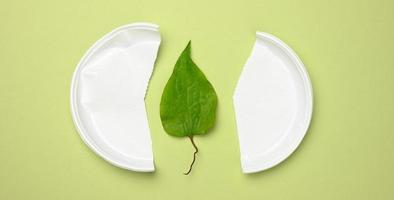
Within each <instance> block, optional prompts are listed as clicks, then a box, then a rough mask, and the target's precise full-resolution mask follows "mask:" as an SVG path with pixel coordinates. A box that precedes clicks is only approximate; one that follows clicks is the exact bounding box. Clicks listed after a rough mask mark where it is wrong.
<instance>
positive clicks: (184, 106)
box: [160, 41, 217, 175]
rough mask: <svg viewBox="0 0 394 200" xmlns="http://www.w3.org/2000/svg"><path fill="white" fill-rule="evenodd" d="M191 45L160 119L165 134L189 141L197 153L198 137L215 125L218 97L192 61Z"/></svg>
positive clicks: (162, 105) (168, 90)
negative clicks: (195, 136)
mask: <svg viewBox="0 0 394 200" xmlns="http://www.w3.org/2000/svg"><path fill="white" fill-rule="evenodd" d="M190 48H191V42H190V41H189V43H188V44H187V46H186V48H185V50H183V52H182V54H181V55H180V56H179V58H178V60H177V62H176V64H175V67H174V71H173V72H172V75H171V77H170V79H169V80H168V82H167V85H166V86H165V88H164V92H163V95H162V97H161V102H160V117H161V122H162V124H163V127H164V130H165V131H166V132H167V133H168V134H169V135H172V136H176V137H189V138H190V140H191V142H192V144H193V146H194V148H195V150H196V151H195V153H194V156H193V162H192V164H191V166H190V169H189V172H187V173H185V174H186V175H187V174H189V173H190V171H191V169H192V166H193V163H194V161H195V156H196V153H197V152H198V148H197V146H196V145H195V143H194V140H193V136H194V135H203V134H206V133H207V131H208V130H209V129H210V128H212V127H213V126H214V124H215V117H216V106H217V96H216V93H215V90H214V88H213V87H212V85H211V83H210V82H209V81H208V80H207V78H206V77H205V75H204V74H203V73H202V72H201V70H200V69H199V68H198V67H197V65H196V64H195V63H194V62H193V60H192V59H191V57H190Z"/></svg>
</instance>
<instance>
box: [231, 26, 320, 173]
mask: <svg viewBox="0 0 394 200" xmlns="http://www.w3.org/2000/svg"><path fill="white" fill-rule="evenodd" d="M256 37H257V38H256V42H255V44H254V47H253V51H252V54H251V55H250V57H249V58H248V60H247V62H246V64H245V66H244V69H243V71H242V74H241V77H240V79H239V81H238V85H237V87H236V90H235V94H234V108H235V114H236V121H237V129H238V137H239V142H240V150H241V164H242V170H243V172H244V173H253V172H258V171H262V170H266V169H268V168H271V167H273V166H275V165H277V164H279V163H280V162H282V161H283V160H285V159H286V158H287V157H288V156H290V154H291V153H292V152H293V151H294V150H295V149H296V148H297V146H298V145H299V144H300V143H301V140H302V139H303V137H304V135H305V133H306V131H307V129H308V126H309V123H310V120H311V116H312V104H313V95H312V86H311V82H310V79H309V76H308V73H307V71H306V69H305V67H304V65H303V63H302V62H301V60H300V59H299V57H298V56H297V54H296V53H295V52H294V51H293V50H292V49H290V47H288V46H287V45H286V44H285V43H284V42H282V41H281V40H279V39H278V38H276V37H275V36H273V35H270V34H267V33H261V32H257V33H256Z"/></svg>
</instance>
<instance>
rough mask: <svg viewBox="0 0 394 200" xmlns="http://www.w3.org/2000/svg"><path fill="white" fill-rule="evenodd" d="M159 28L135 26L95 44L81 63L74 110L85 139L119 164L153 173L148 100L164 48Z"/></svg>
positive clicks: (75, 78)
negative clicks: (150, 82)
mask: <svg viewBox="0 0 394 200" xmlns="http://www.w3.org/2000/svg"><path fill="white" fill-rule="evenodd" d="M160 41H161V39H160V34H159V31H158V26H157V25H154V24H148V23H136V24H130V25H126V26H122V27H120V28H117V29H115V30H114V31H112V32H110V33H109V34H107V35H105V36H104V37H103V38H101V39H100V40H99V41H97V42H96V43H95V44H94V45H93V46H92V47H91V48H90V49H89V50H88V51H87V53H86V54H85V55H84V56H83V58H82V59H81V61H80V62H79V64H78V66H77V68H76V70H75V73H74V76H73V79H72V85H71V111H72V116H73V119H74V123H75V125H76V128H77V130H78V132H79V134H80V136H81V138H82V139H83V141H84V142H85V143H86V144H87V145H88V146H89V147H90V148H91V149H92V150H93V151H94V152H96V153H97V154H98V155H100V156H101V157H102V158H104V159H105V160H107V161H108V162H110V163H112V164H113V165H115V166H118V167H121V168H125V169H129V170H133V171H142V172H149V171H154V163H153V153H152V144H151V138H150V131H149V126H148V120H147V114H146V111H145V102H144V97H145V93H146V90H147V87H148V82H149V79H150V76H151V74H152V71H153V66H154V63H155V60H156V56H157V52H158V49H159V46H160Z"/></svg>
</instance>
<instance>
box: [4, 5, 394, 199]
mask: <svg viewBox="0 0 394 200" xmlns="http://www.w3.org/2000/svg"><path fill="white" fill-rule="evenodd" d="M393 9H394V1H392V0H379V1H372V0H348V1H343V0H335V1H313V0H310V1H306V0H299V1H291V0H288V1H266V0H243V1H241V0H239V1H224V0H221V1H214V0H193V1H191V0H188V1H175V0H167V1H152V0H124V1H118V0H111V1H109V0H106V1H94V0H86V1H81V0H68V1H53V0H47V1H44V0H35V1H4V0H2V1H1V3H0V199H2V200H3V199H4V200H6V199H7V200H9V199H10V200H12V199H189V200H192V199H394V192H393V188H394V170H393V169H394V145H393V143H394V94H393V90H394V55H393V53H394V39H393V36H394V12H393ZM139 21H148V22H153V23H157V24H158V25H160V31H161V34H162V38H163V41H162V45H161V47H160V52H159V56H158V59H157V63H156V65H155V71H154V74H153V77H152V79H151V82H150V86H149V91H148V95H147V98H146V103H147V109H148V114H149V122H150V127H151V132H152V140H153V149H154V157H155V163H156V167H157V171H156V172H155V173H136V172H130V171H127V170H123V169H119V168H116V167H113V166H112V165H110V164H108V163H107V162H105V161H103V160H102V159H101V158H100V157H98V156H97V155H95V154H94V153H93V152H92V151H91V150H90V149H89V148H88V147H87V146H86V145H85V144H84V143H83V142H82V140H81V139H80V138H79V136H78V134H77V132H76V130H75V129H74V125H73V122H72V119H71V115H70V106H69V88H70V81H71V77H72V73H73V71H74V69H75V67H76V65H77V63H78V61H79V59H80V58H81V57H82V55H83V54H84V53H85V51H86V50H87V49H88V48H89V47H90V46H91V45H92V44H93V43H94V42H95V41H96V40H98V39H99V38H100V37H102V36H103V35H104V34H106V33H108V32H109V31H111V30H112V29H114V28H116V27H118V26H121V25H124V24H128V23H132V22H139ZM257 30H258V31H264V32H269V33H272V34H274V35H276V36H278V37H279V38H281V39H282V40H284V41H285V42H287V43H288V44H289V45H290V46H291V47H292V48H293V49H294V50H295V51H296V52H297V53H298V54H299V56H300V57H301V58H302V60H303V61H304V63H305V65H306V67H307V70H308V71H309V74H310V77H311V79H312V83H313V88H314V98H315V99H314V100H315V104H314V113H313V120H312V124H311V127H310V129H309V131H308V133H307V135H306V137H305V139H304V141H303V142H302V144H301V145H300V146H299V148H298V150H297V151H296V152H295V153H294V154H293V155H292V156H291V157H290V158H289V159H287V160H286V161H285V162H283V163H282V164H280V165H279V166H277V167H275V168H273V169H270V170H267V171H264V172H261V173H258V174H252V175H245V174H242V173H241V168H240V161H239V146H238V140H237V134H236V129H235V119H234V114H233V106H232V99H231V96H232V93H233V91H234V88H235V85H236V82H237V79H238V77H239V75H240V72H241V70H242V67H243V65H244V63H245V61H246V59H247V57H248V56H249V54H250V52H251V49H252V46H253V43H254V40H255V35H254V33H255V31H257ZM189 39H191V40H192V41H193V53H192V54H193V58H194V60H195V61H196V63H197V64H198V65H199V66H200V68H201V69H202V70H203V71H204V73H205V74H206V76H207V77H208V79H210V81H211V82H212V84H213V85H214V87H215V89H216V92H217V93H218V97H219V108H218V118H217V125H216V127H215V128H214V130H212V131H211V132H210V133H209V134H208V135H206V136H202V137H196V138H195V139H196V143H197V144H198V145H199V146H200V150H201V152H200V154H199V155H198V159H197V162H196V165H195V166H194V170H193V172H192V174H191V175H190V176H184V175H182V172H184V171H185V170H187V167H188V165H189V163H190V161H191V155H192V152H193V148H192V146H191V144H190V142H189V141H188V140H187V139H186V138H185V139H179V138H174V137H170V136H168V135H166V134H165V132H164V131H163V128H162V126H161V122H160V117H159V102H160V97H161V94H162V91H163V88H164V84H165V83H166V81H167V80H168V78H169V76H170V74H171V72H172V69H173V65H174V63H175V61H176V59H177V57H178V55H179V53H180V52H181V50H182V49H183V48H184V47H185V45H186V43H187V41H188V40H189Z"/></svg>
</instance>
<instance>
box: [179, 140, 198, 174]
mask: <svg viewBox="0 0 394 200" xmlns="http://www.w3.org/2000/svg"><path fill="white" fill-rule="evenodd" d="M189 138H190V141H191V142H192V144H193V147H194V149H195V150H196V151H195V152H194V154H193V161H192V163H191V164H190V168H189V171H188V172H186V173H183V174H185V175H189V174H190V172H191V171H192V168H193V164H194V162H195V161H196V154H197V153H198V148H197V146H196V144H195V143H194V140H193V136H189Z"/></svg>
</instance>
